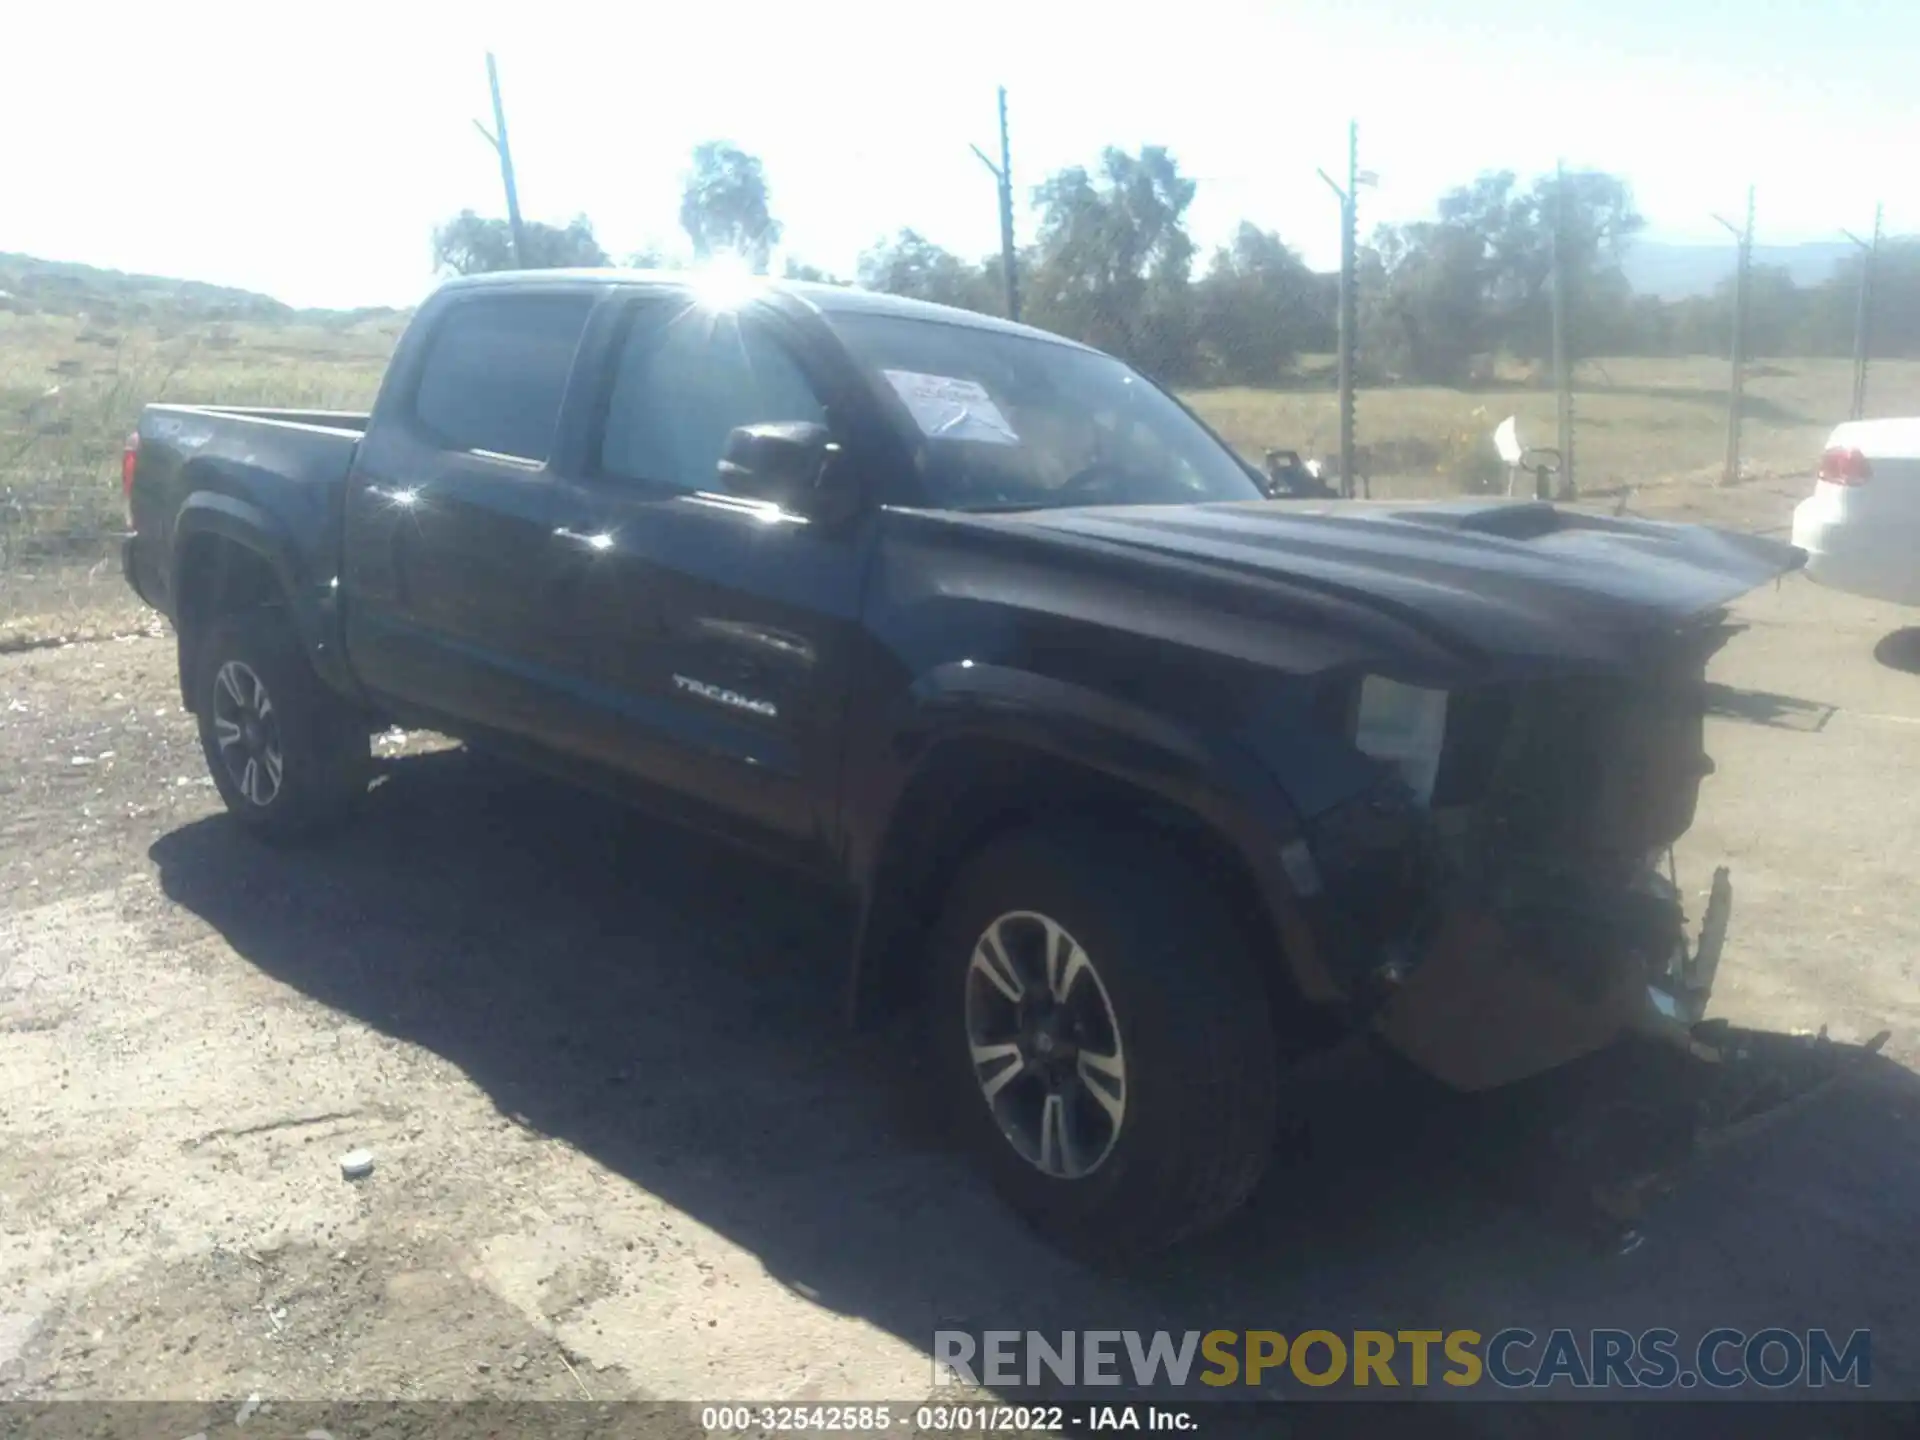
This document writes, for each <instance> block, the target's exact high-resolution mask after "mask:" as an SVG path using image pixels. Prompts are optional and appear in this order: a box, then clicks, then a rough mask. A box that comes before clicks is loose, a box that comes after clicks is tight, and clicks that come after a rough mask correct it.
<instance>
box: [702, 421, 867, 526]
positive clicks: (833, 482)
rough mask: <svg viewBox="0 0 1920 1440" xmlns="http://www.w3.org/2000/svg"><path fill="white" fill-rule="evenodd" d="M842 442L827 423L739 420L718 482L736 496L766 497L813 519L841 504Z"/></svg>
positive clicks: (722, 455)
mask: <svg viewBox="0 0 1920 1440" xmlns="http://www.w3.org/2000/svg"><path fill="white" fill-rule="evenodd" d="M839 457H840V447H839V446H838V445H836V444H835V443H834V442H833V437H832V435H831V433H830V432H829V431H828V430H827V427H826V426H824V425H818V424H815V423H813V422H812V421H809V420H783V421H774V422H770V423H767V424H762V425H741V426H738V427H737V428H735V429H734V430H733V431H731V432H730V433H729V434H728V435H727V443H726V445H725V447H724V448H723V449H722V450H721V452H720V464H719V473H720V485H721V488H723V489H724V490H726V491H727V492H728V493H729V494H732V495H744V496H747V497H748V498H750V499H754V500H766V501H770V502H772V503H773V504H775V505H778V506H780V507H781V508H782V509H784V510H791V511H793V512H794V513H795V514H796V515H805V516H807V517H808V518H810V519H813V518H826V516H827V514H828V513H829V512H831V511H834V510H837V509H839V508H841V505H840V504H839V503H838V502H839V501H840V500H841V499H843V497H841V496H839V495H838V493H837V492H839V491H841V490H842V489H844V488H845V487H844V484H843V483H837V482H842V481H844V477H843V476H839V475H837V474H836V473H835V471H836V469H837V466H836V465H835V462H836V461H837V460H838V459H839Z"/></svg>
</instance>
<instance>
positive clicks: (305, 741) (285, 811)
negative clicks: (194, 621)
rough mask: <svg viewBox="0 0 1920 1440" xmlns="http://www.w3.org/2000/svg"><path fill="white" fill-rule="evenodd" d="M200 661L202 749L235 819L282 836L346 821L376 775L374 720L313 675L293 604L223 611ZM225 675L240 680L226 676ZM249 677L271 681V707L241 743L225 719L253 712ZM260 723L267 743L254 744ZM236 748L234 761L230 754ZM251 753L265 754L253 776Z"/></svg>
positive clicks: (197, 653) (292, 837) (318, 831)
mask: <svg viewBox="0 0 1920 1440" xmlns="http://www.w3.org/2000/svg"><path fill="white" fill-rule="evenodd" d="M194 662H195V663H194V670H195V673H194V676H193V695H194V700H195V708H196V710H197V711H198V718H199V724H200V748H201V750H202V751H203V752H205V754H206V758H207V770H208V773H209V774H211V775H212V776H213V783H214V785H215V786H216V787H217V788H218V789H219V791H220V798H221V799H222V800H224V801H225V802H226V806H227V810H228V812H229V813H230V814H231V815H232V816H233V817H234V819H236V820H238V821H239V822H240V823H241V824H242V825H244V826H245V827H246V828H247V830H248V831H249V832H251V833H252V834H254V835H257V836H259V837H260V838H261V839H263V840H268V841H273V842H294V841H299V840H306V839H310V838H315V837H318V836H320V835H323V834H325V833H326V832H327V831H329V830H332V829H334V828H336V827H337V826H339V825H340V824H342V823H343V822H345V821H346V820H347V819H348V818H349V817H350V816H351V815H352V813H353V811H354V808H355V806H356V805H357V804H358V803H359V801H360V800H361V799H363V798H364V797H365V795H366V793H367V785H368V782H369V780H370V779H371V776H372V762H371V759H370V756H369V745H368V731H367V726H366V723H365V721H364V720H363V719H362V717H360V716H359V715H357V714H356V713H355V712H354V711H353V710H352V708H351V707H349V706H348V705H346V704H344V703H343V702H342V701H341V700H339V699H338V698H337V697H336V696H334V695H333V694H331V693H330V692H329V691H328V690H327V689H326V688H325V686H324V685H322V683H321V681H320V677H319V676H317V675H316V674H314V672H313V666H312V664H311V663H310V662H309V661H308V659H307V655H306V651H305V650H304V649H303V648H302V646H301V643H300V639H299V636H298V635H297V634H295V633H294V630H293V627H292V624H291V622H289V620H288V619H287V617H286V614H285V612H284V611H281V610H277V609H260V610H249V611H244V612H242V613H240V614H236V615H226V616H221V617H220V618H218V619H216V620H214V621H213V622H212V623H211V625H210V626H209V628H208V630H207V633H206V634H205V636H203V637H202V638H201V639H200V641H199V643H198V644H197V645H196V646H195V647H194ZM229 667H236V668H231V669H230V668H229ZM223 674H224V675H225V676H226V678H227V679H228V680H231V681H232V682H233V684H232V685H228V684H226V683H224V682H223ZM249 676H250V677H254V678H255V679H257V681H258V684H259V686H260V687H261V688H262V689H263V690H264V692H265V696H266V699H267V702H268V706H269V710H268V714H267V717H266V719H264V720H261V719H259V718H258V717H255V719H256V724H255V728H254V729H252V730H247V731H246V733H245V734H244V736H243V738H242V739H241V740H240V741H238V742H235V741H234V740H233V739H232V736H231V733H230V732H229V731H227V730H226V728H225V727H226V726H230V725H232V724H234V723H236V722H235V719H234V718H233V717H235V716H236V715H238V716H241V717H246V716H248V715H249V713H250V712H249V711H248V708H247V706H246V705H245V704H244V703H238V704H237V703H236V702H237V701H244V699H245V692H246V691H247V690H248V689H249V688H250V686H249V683H248V678H247V677H249ZM268 721H270V722H271V728H270V729H269V726H268V723H267V722H268ZM240 723H242V724H243V725H244V723H245V722H244V718H243V719H242V720H241V721H240ZM256 732H258V736H259V743H260V746H261V747H263V748H261V749H259V750H255V749H252V748H250V747H252V745H253V742H254V740H255V739H256ZM223 733H224V734H226V736H227V743H226V744H223V743H222V736H223ZM269 753H272V754H277V756H278V759H279V765H280V770H279V774H278V776H277V777H274V776H273V775H272V769H271V766H270V765H267V764H265V763H264V756H265V755H266V754H269ZM230 756H231V757H233V760H234V762H235V763H229V757H230ZM247 758H253V759H255V761H256V770H255V772H254V776H253V778H252V780H251V782H249V780H248V777H247V775H246V772H245V770H244V761H245V760H246V759H247ZM270 780H272V781H274V782H275V783H272V784H269V781H270ZM249 783H251V785H252V791H251V793H249V789H248V785H249Z"/></svg>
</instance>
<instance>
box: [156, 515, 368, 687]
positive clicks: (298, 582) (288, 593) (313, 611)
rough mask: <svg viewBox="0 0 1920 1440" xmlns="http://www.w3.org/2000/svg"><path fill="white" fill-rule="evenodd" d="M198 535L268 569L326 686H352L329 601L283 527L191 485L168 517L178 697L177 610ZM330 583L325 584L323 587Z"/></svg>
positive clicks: (184, 668) (183, 628) (184, 633)
mask: <svg viewBox="0 0 1920 1440" xmlns="http://www.w3.org/2000/svg"><path fill="white" fill-rule="evenodd" d="M201 536H214V537H218V538H219V539H221V540H223V541H226V542H227V543H229V544H233V545H237V546H239V547H240V548H241V549H243V550H246V551H248V552H250V553H251V554H253V555H254V556H256V557H258V558H259V559H260V560H262V561H264V562H265V563H266V565H267V567H268V569H269V570H271V571H272V572H273V576H274V579H275V581H276V582H277V583H278V585H279V588H280V593H281V594H282V596H284V597H285V599H286V604H287V613H288V615H289V617H290V618H291V619H292V621H293V626H294V631H295V633H296V634H297V635H298V636H299V637H300V643H301V645H302V646H303V647H304V648H305V649H306V651H307V655H308V657H309V658H310V659H311V660H312V662H313V666H314V669H315V670H316V671H317V672H318V673H319V674H320V676H321V678H322V680H323V681H324V682H325V683H326V684H327V685H328V686H329V687H331V688H333V689H335V690H338V691H341V692H342V693H344V694H349V695H351V694H353V693H355V691H356V690H357V687H356V686H354V684H353V681H352V678H351V676H350V675H346V674H344V673H342V666H341V663H340V661H341V659H342V657H343V656H344V650H343V649H342V647H340V646H339V645H337V644H334V643H333V630H334V623H333V621H334V605H333V598H332V595H331V594H330V593H327V594H323V593H322V592H321V591H320V590H319V588H318V587H317V586H316V585H315V584H314V582H313V581H312V579H311V577H310V576H309V575H308V573H307V568H306V566H305V565H304V564H303V563H302V561H301V559H300V553H299V551H298V549H297V548H296V547H295V545H294V543H293V538H292V536H291V534H290V533H289V532H288V530H287V528H286V527H285V526H284V525H283V524H281V523H280V522H279V521H278V520H276V519H275V518H274V517H273V516H272V515H271V514H270V513H269V512H268V511H266V510H264V509H262V508H261V507H260V506H258V505H256V504H254V503H253V502H251V501H249V500H244V499H241V498H239V497H238V496H234V495H228V494H223V493H221V492H219V491H215V490H195V491H193V492H192V493H191V494H189V495H188V496H187V499H186V501H185V502H184V503H183V504H182V505H181V507H180V510H179V512H178V514H177V516H176V518H175V520H174V527H173V540H172V558H171V561H170V565H171V572H172V573H171V575H170V576H169V586H168V593H169V594H170V595H171V596H172V597H173V601H174V610H175V615H174V627H175V630H176V631H177V632H178V634H179V637H180V646H181V651H182V654H181V662H182V663H181V677H180V683H181V687H182V698H183V699H185V700H187V701H188V704H189V708H191V697H188V696H186V694H185V689H186V686H187V684H188V680H187V675H188V673H189V663H190V656H189V655H188V654H187V649H188V646H189V644H190V639H189V634H188V626H187V624H186V623H185V622H186V620H187V617H186V616H185V615H184V614H182V613H180V612H181V611H182V610H183V609H184V607H183V605H182V603H181V597H183V596H184V595H186V593H187V588H186V582H187V579H188V575H187V569H186V567H187V563H188V556H189V553H190V552H191V551H192V549H193V548H194V546H193V542H194V541H195V540H196V539H197V538H199V537H201ZM330 590H331V587H329V591H330Z"/></svg>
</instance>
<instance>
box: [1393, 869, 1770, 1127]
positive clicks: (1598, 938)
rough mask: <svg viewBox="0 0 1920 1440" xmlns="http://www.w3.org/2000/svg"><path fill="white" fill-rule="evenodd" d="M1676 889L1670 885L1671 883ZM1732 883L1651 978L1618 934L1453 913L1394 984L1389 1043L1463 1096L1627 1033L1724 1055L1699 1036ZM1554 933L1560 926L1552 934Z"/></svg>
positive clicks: (1480, 912) (1724, 875)
mask: <svg viewBox="0 0 1920 1440" xmlns="http://www.w3.org/2000/svg"><path fill="white" fill-rule="evenodd" d="M1668 888H1671V887H1670V884H1669V887H1668ZM1732 906H1733V886H1732V883H1731V881H1730V878H1729V876H1728V872H1727V869H1726V867H1725V866H1722V867H1720V868H1719V869H1718V870H1716V871H1715V872H1714V877H1713V886H1712V889H1711V890H1710V891H1709V893H1708V897H1707V902H1706V911H1705V916H1704V918H1703V921H1702V923H1701V928H1700V933H1699V936H1698V939H1697V940H1696V941H1695V942H1694V943H1693V944H1691V945H1688V944H1686V943H1685V941H1684V940H1683V941H1682V942H1681V943H1680V944H1679V945H1678V946H1676V947H1675V948H1674V950H1673V951H1672V952H1671V955H1670V958H1669V962H1668V964H1667V965H1666V966H1665V967H1664V969H1661V970H1656V971H1655V972H1654V973H1653V974H1651V975H1650V974H1649V973H1648V969H1647V967H1646V966H1644V965H1643V964H1642V963H1641V954H1642V953H1643V952H1640V951H1638V950H1637V949H1635V948H1633V947H1631V946H1627V945H1622V944H1621V943H1620V941H1619V938H1618V929H1617V927H1614V926H1610V925H1606V924H1597V925H1593V926H1591V927H1590V928H1588V929H1586V930H1584V931H1582V930H1578V929H1575V928H1573V927H1574V926H1576V925H1577V924H1578V922H1577V921H1575V920H1571V919H1569V918H1567V917H1566V916H1565V915H1564V914H1563V915H1560V916H1557V917H1553V918H1552V919H1550V920H1548V921H1547V922H1546V924H1545V925H1543V924H1542V923H1541V921H1540V917H1539V916H1537V915H1533V916H1516V915H1515V914H1513V913H1512V912H1511V911H1509V912H1506V913H1503V912H1502V910H1501V909H1500V908H1497V907H1493V906H1487V907H1483V908H1472V907H1467V906H1455V907H1452V908H1449V909H1447V910H1446V911H1445V912H1444V913H1443V915H1442V916H1441V918H1440V920H1439V923H1438V924H1437V926H1436V927H1435V931H1434V933H1433V935H1432V938H1431V939H1430V940H1429V942H1428V944H1427V946H1426V948H1425V951H1424V953H1423V955H1422V957H1421V958H1420V960H1419V962H1418V963H1417V964H1415V965H1413V966H1411V967H1408V968H1406V969H1405V971H1404V972H1402V973H1399V974H1390V975H1389V976H1388V977H1386V982H1387V984H1388V985H1389V986H1390V987H1391V989H1390V993H1389V994H1388V995H1387V997H1386V999H1385V1001H1384V1003H1383V1004H1382V1005H1381V1006H1380V1008H1379V1009H1378V1011H1377V1012H1376V1014H1375V1017H1374V1025H1375V1029H1376V1031H1377V1033H1378V1034H1379V1036H1380V1038H1381V1039H1383V1040H1384V1041H1385V1042H1386V1043H1387V1044H1389V1045H1390V1046H1392V1047H1393V1048H1394V1049H1395V1050H1397V1051H1398V1052H1399V1053H1400V1054H1401V1055H1403V1056H1405V1057H1406V1058H1407V1059H1409V1060H1411V1061H1412V1062H1413V1063H1414V1064H1416V1065H1418V1066H1419V1067H1420V1068H1421V1069H1423V1070H1425V1071H1427V1072H1428V1073H1429V1074H1431V1075H1433V1076H1435V1077H1436V1078H1437V1079H1440V1080H1443V1081H1445V1082H1446V1083H1447V1084H1449V1085H1451V1086H1453V1087H1454V1088H1456V1089H1460V1090H1485V1089H1491V1088H1492V1087H1494V1086H1498V1085H1505V1084H1509V1083H1511V1082H1513V1081H1516V1080H1521V1079H1525V1078H1527V1077H1529V1076H1532V1075H1536V1074H1539V1073H1541V1072H1542V1071H1545V1070H1549V1069H1553V1068H1554V1067H1556V1066H1559V1065H1563V1064H1566V1063H1567V1062H1569V1061H1572V1060H1576V1059H1579V1058H1580V1057H1582V1056H1585V1055H1590V1054H1592V1053H1594V1052H1595V1051H1598V1050H1600V1049H1603V1048H1604V1047H1606V1046H1608V1045H1610V1044H1613V1043H1614V1042H1615V1041H1617V1040H1619V1039H1621V1038H1623V1037H1625V1036H1628V1035H1645V1036H1650V1037H1654V1038H1657V1039H1660V1040H1663V1041H1667V1042H1669V1043H1671V1044H1673V1045H1676V1046H1678V1047H1679V1048H1680V1049H1682V1050H1685V1051H1687V1052H1688V1053H1690V1054H1693V1055H1694V1056H1696V1057H1697V1058H1700V1059H1708V1060H1711V1059H1714V1058H1716V1057H1715V1056H1714V1054H1713V1053H1712V1051H1711V1049H1710V1047H1708V1046H1706V1045H1704V1044H1703V1043H1702V1042H1701V1041H1700V1040H1698V1039H1696V1038H1695V1027H1696V1026H1698V1025H1699V1023H1700V1022H1701V1020H1702V1019H1703V1018H1704V1017H1705V1013H1706V1007H1707V1001H1708V998H1709V997H1710V996H1711V994H1712V992H1713V982H1714V977H1715V975H1716V973H1717V971H1718V969H1719V964H1720V953H1721V949H1722V947H1723V946H1724V945H1725V944H1726V937H1727V926H1728V921H1729V919H1730V918H1731V913H1732ZM1549 926H1552V927H1554V928H1548V927H1549Z"/></svg>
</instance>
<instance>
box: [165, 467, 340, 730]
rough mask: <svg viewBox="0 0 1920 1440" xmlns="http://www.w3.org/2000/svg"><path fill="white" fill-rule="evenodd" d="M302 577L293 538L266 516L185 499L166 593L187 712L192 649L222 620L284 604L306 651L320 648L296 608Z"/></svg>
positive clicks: (244, 506)
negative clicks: (171, 604)
mask: <svg viewBox="0 0 1920 1440" xmlns="http://www.w3.org/2000/svg"><path fill="white" fill-rule="evenodd" d="M300 577H301V571H300V564H299V558H298V555H297V552H296V551H295V550H294V548H293V544H292V542H291V540H290V539H289V538H288V537H287V536H286V535H284V534H283V533H282V532H281V531H280V528H279V527H278V526H277V525H276V524H275V523H274V521H273V519H272V518H271V517H270V516H269V515H268V514H267V512H266V511H264V510H262V509H261V508H260V507H258V506H257V505H254V504H251V503H250V502H248V501H246V500H242V499H239V498H237V497H234V496H231V495H223V494H219V493H215V492H209V491H198V492H196V493H194V494H193V495H191V496H189V497H188V499H187V502H186V504H185V505H183V506H182V507H181V509H180V514H179V518H178V520H177V521H176V523H175V525H174V532H173V575H172V583H171V585H170V587H169V593H170V594H171V595H172V596H173V597H174V598H173V609H174V615H173V618H174V628H175V631H176V633H177V635H178V640H179V647H180V699H181V703H182V704H183V705H184V706H185V707H186V708H187V709H188V710H189V711H192V710H193V709H194V708H195V697H194V696H193V694H192V680H191V677H192V675H193V673H194V663H195V658H196V654H197V649H196V647H197V646H198V644H199V641H200V639H201V638H202V637H203V636H204V635H205V633H206V630H207V627H208V625H209V624H210V623H211V622H212V621H214V620H216V619H218V618H219V617H220V616H222V615H228V614H233V613H235V612H237V611H240V610H248V609H253V608H256V607H259V606H267V605H282V606H285V607H286V609H287V612H288V615H289V618H290V619H291V620H292V622H293V625H294V628H295V631H296V632H297V633H298V634H299V636H300V640H301V643H302V644H303V645H304V646H305V647H307V649H308V650H309V653H311V652H312V651H313V649H314V648H316V647H317V646H318V644H319V628H320V627H319V623H318V619H317V617H316V616H315V615H314V614H312V613H310V608H309V607H303V606H302V604H301V603H300V597H301V596H302V594H303V591H302V587H301V583H300Z"/></svg>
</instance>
